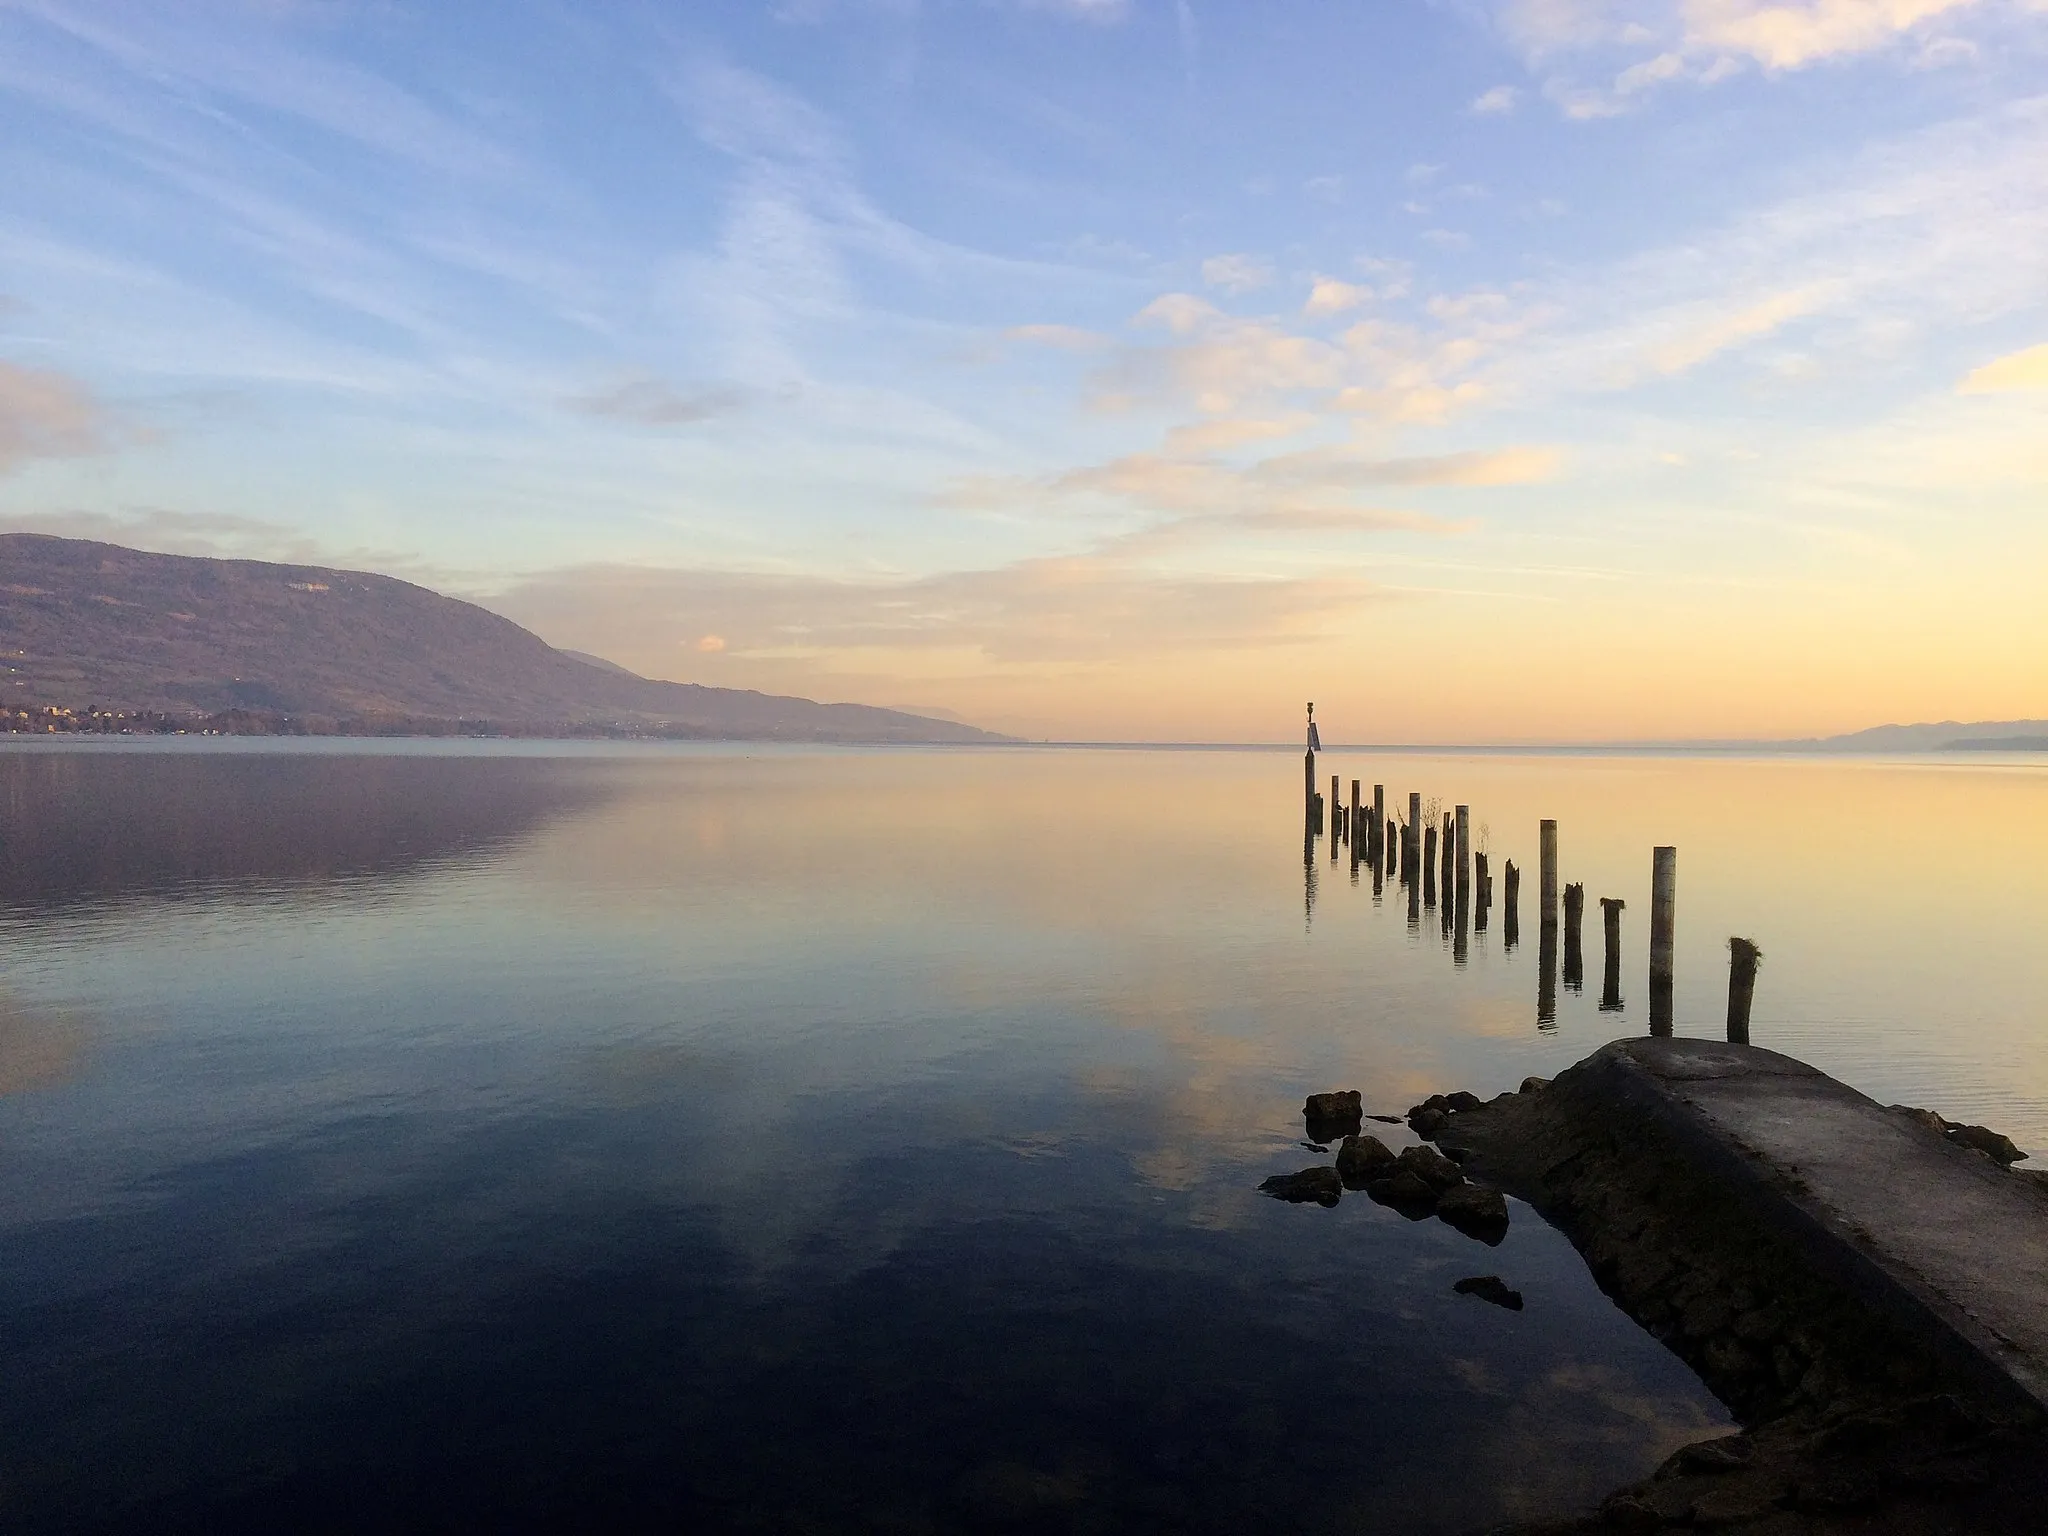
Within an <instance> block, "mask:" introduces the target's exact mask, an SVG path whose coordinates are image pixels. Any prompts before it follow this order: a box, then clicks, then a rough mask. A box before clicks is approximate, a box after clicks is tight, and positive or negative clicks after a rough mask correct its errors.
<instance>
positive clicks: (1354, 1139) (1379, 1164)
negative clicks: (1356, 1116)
mask: <svg viewBox="0 0 2048 1536" xmlns="http://www.w3.org/2000/svg"><path fill="white" fill-rule="evenodd" d="M1394 1163H1395V1158H1394V1154H1393V1153H1392V1152H1390V1151H1388V1150H1387V1144H1386V1143H1385V1142H1383V1141H1381V1140H1380V1139H1379V1137H1377V1136H1346V1137H1345V1138H1344V1145H1343V1146H1341V1147H1339V1148H1338V1149H1337V1175H1338V1177H1339V1178H1341V1179H1343V1181H1344V1186H1345V1188H1347V1189H1363V1188H1365V1186H1366V1185H1368V1184H1370V1183H1371V1182H1372V1181H1373V1180H1374V1179H1379V1178H1388V1177H1391V1176H1392V1174H1393V1171H1394Z"/></svg>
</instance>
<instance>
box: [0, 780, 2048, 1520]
mask: <svg viewBox="0 0 2048 1536" xmlns="http://www.w3.org/2000/svg"><path fill="white" fill-rule="evenodd" d="M1319 772H1320V774H1321V775H1322V777H1323V780H1324V783H1325V787H1327V778H1328V776H1329V775H1330V774H1333V773H1334V774H1337V775H1340V776H1341V777H1342V778H1343V779H1344V781H1345V783H1346V786H1347V789H1346V793H1347V795H1348V783H1349V780H1350V779H1352V778H1354V777H1356V778H1360V779H1362V780H1363V781H1364V782H1365V785H1366V795H1367V796H1368V798H1369V796H1370V793H1371V785H1372V784H1373V783H1374V782H1375V781H1377V782H1382V783H1384V784H1385V785H1386V787H1387V793H1388V803H1389V805H1390V806H1395V805H1398V806H1400V807H1402V808H1405V806H1406V803H1407V795H1408V792H1409V791H1410V790H1411V789H1413V790H1419V791H1421V792H1422V793H1423V794H1424V795H1425V796H1426V797H1428V798H1429V799H1431V800H1435V801H1439V802H1441V804H1442V806H1443V807H1445V808H1448V807H1449V806H1451V805H1452V804H1454V803H1468V804H1469V805H1470V806H1471V807H1472V812H1471V815H1472V825H1473V827H1474V831H1475V841H1476V842H1478V843H1479V844H1480V846H1481V847H1483V848H1485V849H1486V850H1487V851H1488V852H1489V854H1490V857H1491V859H1492V860H1493V869H1494V879H1495V886H1496V904H1495V908H1494V911H1493V913H1492V918H1491V922H1490V923H1489V926H1488V928H1487V930H1486V931H1484V932H1478V931H1468V932H1467V933H1466V934H1465V936H1464V938H1463V940H1462V941H1461V940H1460V939H1459V937H1458V936H1457V934H1456V933H1455V932H1447V931H1446V930H1445V927H1444V925H1443V924H1442V922H1441V920H1440V913H1439V911H1438V910H1436V909H1428V908H1424V909H1422V910H1421V911H1420V912H1419V914H1418V916H1417V918H1416V920H1414V921H1411V920H1410V915H1409V907H1408V902H1407V899H1406V896H1405V894H1404V893H1403V892H1401V891H1400V889H1399V888H1398V887H1397V886H1389V887H1388V888H1386V889H1385V890H1384V891H1383V892H1382V893H1381V894H1380V895H1377V896H1376V895H1375V894H1374V890H1373V880H1372V874H1371V871H1370V869H1364V870H1360V871H1358V872H1357V873H1356V875H1354V872H1353V870H1352V867H1351V861H1350V859H1349V857H1348V854H1347V853H1346V852H1345V851H1344V850H1342V849H1341V848H1340V849H1338V850H1336V851H1335V856H1334V857H1333V856H1332V849H1331V847H1330V845H1329V843H1328V841H1327V840H1323V841H1320V842H1318V843H1317V844H1315V845H1314V846H1313V847H1312V848H1311V849H1309V850H1308V857H1307V858H1306V859H1305V858H1304V848H1303V839H1302V829H1301V821H1302V815H1301V763H1300V757H1299V754H1298V753H1289V752H1284V751H1263V752H1255V751H1197V750H1078V749H1047V748H1033V749H990V750H962V749H953V750H930V751H919V750H868V751H863V750H852V749H847V750H835V749H824V748H794V747H792V748H763V747H755V746H725V745H721V746H634V745H617V746H607V745H596V744H535V743H492V742H457V743H448V742H435V743H362V742H356V743H334V742H314V743H263V742H241V741H228V742H210V743H201V742H194V741H190V740H186V741H182V742H180V741H170V742H134V743H128V742H114V743H106V744H83V745H81V744H77V743H49V742H28V743H9V744H7V746H6V747H5V748H4V749H0V903H4V907H0V913H4V915H0V956H4V961H0V1377H4V1379H5V1380H6V1382H7V1383H8V1391H7V1392H6V1394H5V1395H4V1397H0V1519H4V1520H5V1522H6V1523H7V1525H8V1526H9V1528H10V1529H14V1530H23V1531H57V1530H92V1529H115V1528H122V1529H151V1530H179V1529H192V1530H201V1529H204V1530H207V1531H225V1530H251V1531H253V1530H267V1531H274V1530H279V1529H307V1528H332V1529H360V1528H364V1527H367V1526H378V1527H390V1528H408V1527H411V1528H447V1527H448V1526H450V1525H452V1524H472V1525H489V1526H497V1527H500V1528H504V1527H515V1526H520V1525H532V1526H552V1527H560V1526H565V1525H589V1526H592V1527H614V1528H631V1527H655V1526H660V1527H665V1528H673V1527H678V1526H681V1527H687V1528H690V1529H696V1530H735V1531H739V1530H749V1531H751V1530H760V1531H788V1530H800V1531H817V1532H840V1531H846V1532H853V1531H862V1532H869V1531H874V1532H881V1531H889V1532H918V1531H942V1530H958V1529H986V1530H1007V1531H1077V1532H1078V1531H1126V1530H1128V1531H1189V1532H1208V1531H1217V1532H1221V1531H1232V1532H1243V1531H1248V1530H1301V1529H1314V1530H1317V1531H1323V1530H1330V1531H1352V1530H1357V1531H1367V1530H1372V1531H1381V1530H1401V1531H1404V1532H1444V1533H1451V1532H1457V1531H1460V1530H1465V1529H1469V1528H1471V1527H1474V1526H1483V1525H1485V1524H1486V1523H1488V1522H1490V1521H1495V1520H1501V1519H1506V1518H1510V1517H1518V1516H1526V1517H1540V1516H1547V1515H1557V1514H1563V1513H1567V1512H1570V1511H1572V1510H1574V1509H1576V1508H1578V1507H1580V1506H1583V1505H1585V1504H1587V1503H1590V1502H1591V1501H1594V1500H1596V1499H1597V1498H1598V1497H1599V1496H1600V1495H1601V1494H1602V1493H1604V1492H1605V1491H1606V1490H1607V1489H1609V1488H1611V1487H1614V1486H1616V1485H1618V1484H1620V1483H1623V1482H1626V1481H1629V1480H1631V1479H1634V1478H1637V1477H1640V1476H1642V1475H1644V1474H1645V1473H1647V1472H1648V1471H1649V1470H1650V1469H1651V1468H1652V1467H1654V1466H1655V1465H1656V1464H1657V1462H1658V1461H1659V1460H1661V1459H1662V1457H1663V1456H1665V1455H1666V1454H1668V1453H1669V1452H1670V1451H1671V1450H1672V1449H1674V1448H1675V1447H1676V1446H1677V1445H1679V1444H1682V1443H1684V1442H1685V1441H1687V1440H1689V1439H1696V1438H1699V1437H1701V1436H1703V1435H1705V1434H1709V1433H1712V1432H1713V1431H1714V1429H1715V1427H1716V1426H1718V1425H1722V1424H1725V1423H1726V1422H1728V1421H1727V1416H1726V1414H1725V1412H1724V1410H1723V1409H1721V1407H1720V1406H1719V1405H1718V1404H1717V1403H1716V1402H1715V1401H1714V1400H1713V1399H1712V1398H1711V1396H1709V1395H1708V1394H1707V1393H1706V1392H1705V1390H1704V1389H1703V1388H1702V1387H1701V1386H1700V1384H1699V1383H1698V1381H1697V1380H1696V1379H1695V1378H1694V1377H1693V1376H1692V1374H1691V1373H1690V1372H1689V1371H1688V1370H1687V1369H1686V1368H1685V1367H1684V1366H1683V1365H1682V1364H1680V1363H1679V1362H1678V1361H1676V1360H1675V1359H1674V1358H1673V1357H1671V1356H1670V1355H1669V1354H1667V1353H1666V1352H1665V1351H1664V1350H1663V1349H1662V1348H1661V1347H1660V1346H1659V1345H1657V1344H1656V1343H1655V1342H1654V1341H1652V1340H1650V1339H1649V1338H1647V1337H1646V1336H1645V1335H1643V1334H1642V1333H1641V1332H1640V1331H1638V1330H1637V1329H1636V1328H1635V1327H1634V1326H1633V1325H1632V1324H1631V1323H1630V1322H1629V1321H1628V1320H1627V1318H1626V1317H1624V1316H1623V1315H1622V1314H1621V1313H1620V1312H1619V1311H1617V1310H1616V1309H1615V1308H1614V1307H1613V1306H1612V1305H1611V1304H1610V1303H1609V1302H1608V1301H1607V1300H1606V1299H1605V1298H1604V1297H1603V1296H1602V1295H1601V1294H1600V1293H1599V1291H1598V1290H1597V1289H1596V1288H1595V1287H1594V1285H1593V1284H1592V1282H1591V1280H1590V1279H1589V1278H1588V1276H1587V1275H1586V1273H1585V1270H1584V1267H1583V1265H1582V1264H1581V1263H1580V1261H1579V1259H1578V1258H1577V1256H1576V1255H1575V1254H1574V1253H1573V1252H1572V1250H1571V1249H1570V1247H1569V1246H1568V1245H1567V1244H1566V1243H1565V1242H1564V1241H1563V1240H1562V1239H1561V1238H1559V1237H1558V1236H1557V1235H1556V1234H1554V1233H1553V1232H1551V1231H1550V1230H1549V1229H1548V1228H1547V1227H1545V1226H1544V1225H1543V1223H1542V1222H1541V1221H1540V1220H1539V1219H1538V1218H1536V1217H1535V1216H1534V1214H1533V1213H1532V1212H1530V1211H1529V1210H1528V1209H1527V1208H1526V1207H1522V1206H1519V1205H1517V1206H1515V1207H1514V1208H1513V1222H1512V1225H1511V1227H1510V1230H1509V1233H1508V1235H1507V1237H1506V1239H1505V1240H1504V1241H1503V1242H1502V1243H1501V1244H1500V1245H1499V1246H1498V1247H1489V1246H1486V1245H1484V1244H1481V1243H1478V1242H1475V1241H1473V1240H1471V1239H1469V1238H1467V1237H1464V1236H1461V1235H1460V1234H1459V1233H1458V1232H1456V1231H1453V1230H1452V1229H1451V1228H1449V1227H1448V1226H1446V1225H1444V1224H1443V1223H1441V1222H1438V1221H1435V1220H1425V1221H1420V1222H1410V1221H1408V1220H1406V1219H1404V1218H1403V1217H1402V1216H1400V1215H1399V1214H1397V1213H1396V1212H1394V1211H1392V1210H1389V1209H1385V1208H1382V1207H1380V1206H1378V1205H1376V1204H1374V1203H1373V1202H1371V1201H1370V1200H1368V1199H1366V1198H1365V1197H1364V1196H1362V1195H1347V1196H1346V1197H1345V1198H1344V1199H1343V1200H1342V1201H1341V1203H1340V1204H1339V1205H1338V1206H1337V1207H1335V1208H1334V1209H1324V1208H1322V1207H1319V1206H1315V1205H1303V1206H1290V1205H1285V1204H1282V1203H1280V1202H1278V1201H1275V1200H1272V1199H1269V1198H1266V1197H1264V1196H1262V1195H1260V1194H1259V1193H1258V1189H1257V1186H1258V1184H1259V1182H1260V1180H1261V1179H1263V1178H1265V1177H1266V1176H1268V1175H1270V1174H1274V1173H1285V1172H1292V1171H1295V1170H1297V1169H1300V1168H1303V1167H1308V1166H1312V1165H1314V1164H1316V1163H1318V1162H1327V1161H1328V1158H1327V1157H1326V1156H1325V1155H1323V1154H1321V1153H1319V1152H1317V1151H1314V1150H1311V1149H1310V1148H1308V1147H1306V1146H1304V1145H1303V1140H1304V1128H1303V1123H1302V1119H1301V1103H1302V1099H1303V1097H1304V1095H1306V1094H1308V1093H1310V1092H1314V1091H1319V1090H1324V1089H1339V1088H1358V1089H1360V1090H1362V1091H1363V1093H1364V1096H1365V1101H1366V1108H1367V1110H1368V1111H1373V1112H1380V1113H1392V1114H1399V1113H1401V1112H1402V1111H1404V1110H1405V1109H1406V1108H1407V1107H1408V1106H1409V1105H1410V1104H1411V1103H1413V1102H1415V1101H1416V1100H1418V1099H1420V1098H1422V1097H1424V1096H1425V1095H1427V1094H1429V1093H1431V1092H1438V1091H1449V1090H1452V1089H1458V1088H1466V1089H1471V1090H1473V1091H1476V1092H1478V1093H1480V1094H1483V1095H1491V1094H1493V1093H1497V1092H1500V1091H1502V1090H1504V1089H1510V1088H1513V1087H1515V1086H1516V1085H1517V1084H1518V1083H1519V1082H1520V1081H1521V1080H1522V1078H1523V1077H1525V1076H1527V1075H1529V1074H1539V1075H1545V1076H1548V1075H1550V1074H1552V1073H1554V1072H1556V1071H1558V1070H1560V1069H1562V1068H1563V1067H1565V1066H1567V1065H1569V1064H1570V1063H1571V1062H1573V1061H1575V1060H1577V1059H1578V1058H1580V1057H1581V1056H1583V1055H1585V1054H1586V1053H1587V1052H1588V1051H1590V1050H1591V1049H1593V1048H1594V1047H1595V1046H1597V1045H1598V1044H1600V1043H1602V1042H1603V1041H1605V1040H1608V1039H1611V1038H1614V1037H1615V1036H1618V1035H1624V1034H1638V1033H1645V1032H1647V1030H1648V1028H1649V1021H1648V1008H1647V1004H1648V996H1649V987H1648V974H1647V966H1648V953H1647V951H1648V910H1649V883H1650V850H1651V848H1652V846H1653V845H1655V844H1673V845H1676V847H1677V848H1678V900H1677V977H1676V993H1675V1003H1674V1007H1675V1017H1676V1027H1677V1030H1678V1032H1679V1033H1681V1034H1710V1035H1718V1034H1719V1033H1720V1031H1721V1028H1722V1019H1723V1011H1724V1008H1725V1001H1726V986H1727V955H1726V948H1725V946H1726V941H1727V939H1728V937H1729V936H1730V935H1732V934H1741V935H1743V936H1746V937H1749V938H1752V939H1754V940H1756V941H1757V942H1758V943H1759V944H1761V945H1762V947H1763V950H1764V953H1765V959H1764V962H1763V969H1762V973H1761V977H1760V980H1759V983H1758V988H1757V1000H1756V1010H1755V1026H1754V1039H1755V1041H1756V1043H1757V1044H1759V1045H1766V1046H1770V1047H1773V1048H1775V1049H1779V1050H1784V1051H1787V1052H1789V1053H1791V1054H1793V1055H1795V1056H1799V1057H1801V1058H1803V1059H1805V1060H1808V1061H1811V1062H1813V1063H1814V1064H1816V1065H1818V1066H1820V1067H1822V1068H1824V1069H1825V1070H1827V1071H1830V1072H1832V1073H1835V1074H1836V1075H1838V1076H1840V1077H1842V1078H1844V1079H1845V1080H1847V1081H1848V1082H1850V1083H1851V1084H1853V1085H1854V1086H1856V1087H1858V1088H1860V1089H1862V1090H1864V1091H1865V1092H1867V1093H1870V1094H1872V1095H1873V1096H1874V1097H1876V1098H1878V1099H1879V1100H1881V1101H1883V1102H1888V1103H1889V1102H1899V1101H1903V1102H1908V1103H1914V1104H1921V1105H1926V1106H1929V1107H1932V1108H1935V1109H1938V1110H1940V1111H1942V1112H1943V1113H1944V1114H1946V1115H1948V1116H1950V1117H1951V1118H1961V1119H1967V1120H1972V1121H1980V1122H1982V1123H1986V1124H1989V1125H1992V1126H1994V1127H1995V1128H1997V1129H2000V1130H2003V1131H2005V1132H2007V1133H2008V1134H2010V1135H2011V1136H2013V1138H2014V1139H2015V1140H2016V1141H2018V1142H2019V1143H2020V1144H2021V1145H2022V1146H2023V1147H2026V1148H2028V1149H2029V1150H2031V1151H2033V1152H2035V1153H2036V1154H2037V1155H2039V1154H2041V1153H2044V1152H2048V1048H2044V1047H2048V1016H2044V1010H2043V999H2044V997H2048V945H2043V944H2042V943H2041V942H2040V940H2039V936H2038V935H2039V929H2040V924H2041V915H2042V912H2043V910H2044V898H2048V763H2044V762H2043V761H2042V760H2041V759H2040V758H2038V757H2036V758H2033V759H2026V758H2020V757H2011V758H2007V757H1980V756H1976V755H1967V756H1966V755H1957V754H1949V755H1944V756H1941V757H1938V758H1936V757H1930V758H1926V759H1912V760H1908V759H1898V760H1874V759H1843V758H1826V759H1822V758H1799V757H1769V758H1763V757H1759V758H1739V757H1718V756H1688V755H1677V754H1673V755H1666V756H1657V755H1642V756H1623V755H1600V754H1590V753H1589V754H1554V755H1533V754H1532V755H1513V754H1504V753H1442V754H1433V755H1396V754H1390V753H1363V752H1349V753H1347V752H1343V751H1332V752H1329V753H1326V754H1324V756H1323V758H1322V760H1321V763H1320V765H1319ZM1543 817H1555V818H1556V819H1557V820H1558V822H1559V825H1560V834H1559V837H1560V848H1561V866H1562V873H1563V878H1564V879H1565V880H1566V881H1583V882H1584V883H1585V886H1586V893H1587V897H1588V905H1589V908H1590V913H1591V915H1590V916H1589V917H1588V919H1587V929H1586V931H1587V962H1588V966H1587V968H1588V973H1589V974H1588V977H1587V981H1586V984H1585V986H1584V987H1583V988H1582V989H1575V988H1572V987H1569V986H1563V987H1559V988H1558V989H1557V992H1556V998H1555V1003H1554V1006H1546V1007H1541V1008H1539V991H1540V990H1541V977H1540V975H1539V972H1540V963H1539V955H1538V946H1537V943H1536V878H1535V868H1534V866H1535V861H1536V838H1537V823H1538V820H1539V819H1540V818H1543ZM1508 858H1512V859H1514V860H1515V861H1516V862H1517V863H1518V864H1520V865H1522V866H1523V867H1524V868H1526V869H1527V870H1528V871H1529V874H1528V878H1527V880H1526V881H1525V884H1524V889H1523V891H1522V896H1521V909H1520V916H1521V928H1522V935H1523V941H1522V943H1521V944H1519V945H1517V946H1516V947H1514V948H1513V949H1510V948H1508V947H1507V945H1506V943H1505V934H1504V931H1503V923H1502V913H1501V911H1500V907H1499V898H1500V886H1501V878H1502V877H1501V861H1502V860H1504V859H1508ZM1603 896H1613V897H1620V898H1622V899H1624V900H1625V901H1626V902H1627V907H1626V910H1625V911H1624V913H1623V955H1624V964H1623V968H1622V974H1621V1006H1620V1007H1619V1008H1614V1007H1609V1008H1606V1009H1603V1008H1601V1006H1600V998H1599V993H1600V990H1601V985H1600V981H1601V978H1600V926H1599V921H1600V919H1599V909H1598V908H1597V906H1593V905H1592V904H1593V903H1594V902H1595V901H1597V899H1598V898H1600V897H1603ZM1368 1129H1377V1130H1378V1131H1379V1132H1381V1133H1382V1134H1383V1135H1384V1137H1385V1139H1386V1140H1387V1141H1388V1142H1389V1143H1390V1144H1392V1145H1395V1146H1397V1147H1398V1146H1403V1145H1407V1144H1409V1142H1410V1141H1411V1140H1412V1138H1410V1137H1409V1135H1408V1133H1407V1131H1406V1130H1405V1128H1403V1127H1397V1126H1380V1127H1372V1126H1368ZM1485 1274H1497V1275H1499V1276H1501V1277H1502V1278H1504V1279H1505V1280H1506V1281H1507V1283H1508V1284H1509V1285H1511V1286H1513V1287H1515V1288H1516V1289H1518V1290H1520V1291H1521V1292H1522V1293H1523V1296H1524V1297H1525V1300H1526V1305H1525V1308H1524V1310H1522V1311H1520V1312H1511V1311H1507V1310H1504V1309H1501V1308H1497V1307H1494V1306H1489V1305H1487V1304H1486V1303H1484V1302H1482V1301H1479V1300H1476V1299H1474V1298H1472V1297H1469V1296H1463V1295H1458V1294H1455V1293H1454V1292H1453V1290H1452V1284H1453V1282H1454V1281H1456V1280H1458V1279H1460V1278H1463V1277H1466V1276H1472V1275H1485Z"/></svg>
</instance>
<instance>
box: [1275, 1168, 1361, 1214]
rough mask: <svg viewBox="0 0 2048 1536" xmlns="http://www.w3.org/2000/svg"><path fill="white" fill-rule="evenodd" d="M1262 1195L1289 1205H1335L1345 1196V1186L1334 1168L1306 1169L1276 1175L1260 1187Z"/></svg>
mask: <svg viewBox="0 0 2048 1536" xmlns="http://www.w3.org/2000/svg"><path fill="white" fill-rule="evenodd" d="M1259 1192H1260V1193H1261V1194H1267V1195H1271V1196H1272V1197H1273V1198H1274V1199H1275V1200H1285V1201H1286V1202H1287V1203H1288V1204H1289V1205H1305V1204H1307V1203H1308V1202H1309V1201H1311V1200H1313V1201H1314V1202H1315V1203H1316V1204H1317V1205H1324V1206H1329V1205H1335V1204H1336V1203H1337V1202H1338V1201H1339V1200H1340V1199H1342V1198H1343V1196H1344V1184H1343V1181H1342V1180H1341V1179H1339V1178H1338V1177H1337V1170H1336V1169H1334V1168H1304V1169H1302V1170H1301V1172H1299V1173H1276V1174H1274V1175H1273V1177H1271V1178H1270V1179H1268V1180H1266V1181H1265V1183H1263V1184H1261V1185H1260V1186H1259Z"/></svg>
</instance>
